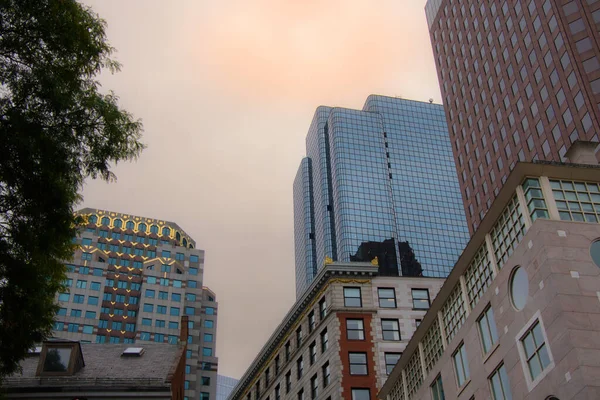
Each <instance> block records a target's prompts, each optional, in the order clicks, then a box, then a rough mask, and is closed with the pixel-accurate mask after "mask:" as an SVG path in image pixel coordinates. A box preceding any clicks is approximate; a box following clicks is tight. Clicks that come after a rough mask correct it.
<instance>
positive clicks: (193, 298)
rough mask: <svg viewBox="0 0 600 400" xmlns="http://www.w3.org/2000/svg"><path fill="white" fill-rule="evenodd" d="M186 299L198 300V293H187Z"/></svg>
mask: <svg viewBox="0 0 600 400" xmlns="http://www.w3.org/2000/svg"><path fill="white" fill-rule="evenodd" d="M185 299H186V300H187V301H196V295H195V294H194V293H186V294H185Z"/></svg>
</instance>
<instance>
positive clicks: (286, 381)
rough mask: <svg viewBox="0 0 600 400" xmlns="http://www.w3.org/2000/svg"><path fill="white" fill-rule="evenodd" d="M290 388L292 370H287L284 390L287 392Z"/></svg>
mask: <svg viewBox="0 0 600 400" xmlns="http://www.w3.org/2000/svg"><path fill="white" fill-rule="evenodd" d="M291 389H292V371H288V372H287V374H285V392H286V393H289V392H290V390H291Z"/></svg>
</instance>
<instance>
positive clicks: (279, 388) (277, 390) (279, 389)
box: [275, 385, 281, 400]
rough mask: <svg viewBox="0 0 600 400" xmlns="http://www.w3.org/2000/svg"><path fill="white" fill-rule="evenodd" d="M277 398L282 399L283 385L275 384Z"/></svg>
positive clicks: (277, 399) (276, 399)
mask: <svg viewBox="0 0 600 400" xmlns="http://www.w3.org/2000/svg"><path fill="white" fill-rule="evenodd" d="M275 400H281V386H280V385H277V386H275Z"/></svg>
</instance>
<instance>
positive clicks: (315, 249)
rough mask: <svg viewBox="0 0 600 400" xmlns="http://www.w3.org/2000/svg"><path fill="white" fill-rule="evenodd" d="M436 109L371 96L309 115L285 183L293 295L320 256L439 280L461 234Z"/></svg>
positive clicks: (448, 153) (441, 117) (455, 187)
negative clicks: (289, 196)
mask: <svg viewBox="0 0 600 400" xmlns="http://www.w3.org/2000/svg"><path fill="white" fill-rule="evenodd" d="M447 132H448V130H447V125H446V120H445V114H444V109H443V107H442V106H441V105H438V104H430V103H423V102H417V101H412V100H405V99H400V98H392V97H385V96H376V95H372V96H369V97H368V98H367V101H366V103H365V105H364V107H363V109H362V110H351V109H346V108H337V107H336V108H332V107H319V108H317V110H316V112H315V115H314V118H313V121H312V124H311V126H310V129H309V131H308V135H307V138H306V151H307V157H305V158H304V159H302V161H301V163H300V168H299V170H298V173H297V175H296V179H295V181H294V236H295V249H296V296H297V297H300V296H301V295H302V293H303V292H304V290H305V289H306V288H307V287H308V286H309V285H310V283H311V282H312V279H313V278H314V277H315V275H316V273H317V270H318V268H320V267H321V266H322V265H323V264H324V262H325V260H326V258H327V257H328V258H331V259H332V260H333V261H343V262H347V261H373V260H374V259H375V258H376V257H377V261H376V262H375V263H376V264H378V265H379V271H380V273H381V274H384V275H404V276H432V277H445V276H447V275H448V273H449V272H450V270H451V268H452V266H453V265H454V263H455V261H456V260H457V259H458V256H459V255H460V253H461V251H462V249H463V248H464V246H465V244H466V243H467V240H468V237H469V235H468V228H467V225H466V222H465V215H464V209H463V206H462V199H461V195H460V190H459V184H458V179H457V175H456V169H455V166H454V159H453V156H452V149H451V146H450V141H449V138H448V134H447Z"/></svg>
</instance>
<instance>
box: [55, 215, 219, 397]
mask: <svg viewBox="0 0 600 400" xmlns="http://www.w3.org/2000/svg"><path fill="white" fill-rule="evenodd" d="M78 214H79V215H81V216H83V217H85V218H87V224H86V225H85V227H84V228H83V229H82V230H81V231H80V232H79V235H78V236H77V237H76V238H74V242H75V244H76V245H77V247H76V250H75V252H74V255H73V260H71V261H70V262H69V263H67V281H66V285H67V287H68V288H69V291H68V292H66V293H59V294H57V296H58V303H59V304H60V309H59V311H58V313H57V316H56V319H55V324H54V330H53V336H54V337H55V338H61V339H69V340H79V341H81V342H88V343H90V342H95V343H135V344H136V346H139V347H143V343H144V342H148V341H152V342H158V343H163V342H164V343H171V344H177V342H178V340H179V334H180V331H181V330H182V328H183V327H182V326H181V323H182V316H187V318H188V323H187V330H188V335H189V336H188V337H187V353H186V355H185V356H186V366H185V396H186V397H188V398H190V399H192V398H193V399H197V398H199V399H209V398H211V399H212V398H215V396H216V380H217V364H218V359H217V357H216V354H215V346H216V328H217V303H216V296H215V294H214V293H213V292H212V291H211V290H210V289H208V288H206V287H203V286H202V276H203V272H204V251H203V250H197V249H196V248H195V247H196V245H195V242H194V240H193V239H192V238H191V237H190V236H189V235H188V234H187V233H186V232H185V231H184V230H183V229H181V228H180V227H179V226H178V225H177V224H175V223H173V222H168V221H161V220H157V219H153V218H146V217H139V216H135V215H130V214H121V213H115V212H112V211H104V210H95V209H91V208H85V209H83V210H80V211H78Z"/></svg>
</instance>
